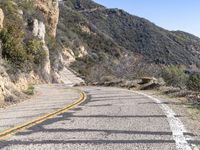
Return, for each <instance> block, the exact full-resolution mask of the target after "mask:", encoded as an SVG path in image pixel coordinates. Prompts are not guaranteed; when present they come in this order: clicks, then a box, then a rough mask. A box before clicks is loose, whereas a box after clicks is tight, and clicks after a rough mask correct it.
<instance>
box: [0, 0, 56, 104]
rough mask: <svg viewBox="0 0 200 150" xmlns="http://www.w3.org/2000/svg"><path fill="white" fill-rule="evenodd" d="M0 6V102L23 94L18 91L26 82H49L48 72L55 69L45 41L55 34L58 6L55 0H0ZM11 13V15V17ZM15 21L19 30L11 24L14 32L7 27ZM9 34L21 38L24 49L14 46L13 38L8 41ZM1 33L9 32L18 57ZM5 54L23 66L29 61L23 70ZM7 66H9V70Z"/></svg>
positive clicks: (49, 75) (11, 99)
mask: <svg viewBox="0 0 200 150" xmlns="http://www.w3.org/2000/svg"><path fill="white" fill-rule="evenodd" d="M0 8H2V9H0V31H2V32H1V36H0V41H1V43H0V46H1V48H0V70H1V72H0V103H3V102H4V101H6V102H9V101H10V102H14V101H16V100H18V98H19V97H24V94H22V93H21V91H24V90H26V89H27V88H28V85H29V84H33V83H41V82H52V75H54V74H55V73H54V72H53V71H52V66H51V59H50V54H49V53H50V52H49V51H50V49H51V48H50V46H49V45H50V44H52V43H51V42H52V40H54V39H55V37H56V30H57V24H58V19H59V7H58V0H36V1H32V0H31V1H23V0H22V1H21V0H20V1H18V0H16V1H15V0H9V1H3V2H0ZM4 13H5V14H6V15H5V16H4ZM13 17H14V18H15V19H12V18H13ZM10 20H14V21H10ZM15 23H16V24H20V25H19V27H20V29H19V31H17V28H16V29H15V28H13V30H16V32H14V33H9V32H8V31H9V30H8V29H9V28H12V26H14V24H15ZM12 24H13V25H12ZM10 25H11V27H10ZM17 26H18V25H17ZM12 34H13V35H16V39H14V40H15V41H18V39H19V40H21V45H22V46H23V48H24V49H23V48H22V47H17V46H16V45H15V42H14V41H13V43H12V38H14V37H12V36H13V35H12ZM18 34H19V35H18ZM5 35H6V36H7V37H8V36H11V37H10V40H11V43H9V44H10V48H12V49H13V51H14V53H16V52H17V51H15V49H16V50H17V49H18V50H19V52H20V53H19V54H20V55H21V56H20V55H19V56H20V57H19V58H15V57H16V56H12V55H10V52H9V51H10V50H9V47H5V45H6V44H8V39H7V38H6V36H5ZM49 39H52V40H51V41H50V40H49ZM7 50H8V51H7ZM20 50H21V51H20ZM22 51H23V52H22ZM22 57H24V58H25V59H28V60H27V62H26V60H25V59H20V58H22ZM7 58H9V60H11V61H14V59H16V60H17V61H19V62H20V63H22V65H24V66H25V64H29V63H32V64H29V67H30V66H31V67H30V68H27V67H25V70H26V71H24V69H23V70H21V69H17V68H16V67H14V64H13V63H12V64H8V62H6V59H7ZM17 61H16V64H17ZM8 66H11V70H10V69H9V68H10V67H8ZM15 68H16V69H15Z"/></svg>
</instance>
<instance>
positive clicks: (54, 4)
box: [36, 0, 59, 37]
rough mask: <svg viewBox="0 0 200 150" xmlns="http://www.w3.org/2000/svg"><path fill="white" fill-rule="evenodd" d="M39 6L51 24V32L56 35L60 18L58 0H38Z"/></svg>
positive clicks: (49, 24)
mask: <svg viewBox="0 0 200 150" xmlns="http://www.w3.org/2000/svg"><path fill="white" fill-rule="evenodd" d="M36 3H37V7H38V8H39V10H40V11H41V12H42V13H43V14H44V16H45V18H46V21H47V24H48V26H49V34H50V35H51V36H53V37H56V30H57V24H58V19H59V7H58V6H59V2H58V0H36Z"/></svg>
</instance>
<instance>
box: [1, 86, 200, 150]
mask: <svg viewBox="0 0 200 150" xmlns="http://www.w3.org/2000/svg"><path fill="white" fill-rule="evenodd" d="M80 89H81V90H83V91H85V92H86V93H87V95H88V100H87V101H86V102H85V103H84V104H82V105H80V106H78V107H76V108H75V109H73V110H70V111H68V112H66V113H64V114H62V115H59V116H57V117H55V118H52V119H49V120H46V121H45V122H43V123H41V124H38V125H36V126H33V127H31V128H29V129H27V130H25V131H22V132H19V133H17V135H16V136H13V137H10V138H8V139H6V140H5V141H1V142H0V148H1V149H5V150H29V149H30V150H176V149H177V150H192V149H194V150H198V148H197V146H200V140H199V137H198V136H197V135H196V133H191V132H190V131H187V130H186V127H185V126H184V124H183V123H182V122H181V117H184V116H180V115H179V114H176V113H175V112H174V111H173V110H171V108H169V107H168V105H167V103H165V102H164V101H160V100H158V99H154V98H153V97H151V96H148V95H144V94H143V95H142V94H140V93H137V92H133V91H129V90H125V89H119V88H103V87H81V88H80ZM57 95H59V94H57ZM75 97H76V96H75ZM60 98H62V99H63V97H62V96H60ZM49 99H51V97H49ZM33 107H34V105H33ZM13 116H15V115H13ZM0 126H1V124H0ZM195 145H196V146H195Z"/></svg>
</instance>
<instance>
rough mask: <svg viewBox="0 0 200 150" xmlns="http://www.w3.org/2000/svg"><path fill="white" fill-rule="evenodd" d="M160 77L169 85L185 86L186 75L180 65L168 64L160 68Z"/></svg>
mask: <svg viewBox="0 0 200 150" xmlns="http://www.w3.org/2000/svg"><path fill="white" fill-rule="evenodd" d="M162 77H163V79H164V80H165V82H166V84H167V85H169V86H174V87H180V88H185V87H186V83H187V80H188V75H187V74H186V73H185V71H184V68H183V67H181V66H175V65H170V66H167V67H164V68H163V69H162Z"/></svg>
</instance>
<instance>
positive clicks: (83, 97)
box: [0, 92, 87, 141]
mask: <svg viewBox="0 0 200 150" xmlns="http://www.w3.org/2000/svg"><path fill="white" fill-rule="evenodd" d="M86 99H87V95H86V93H85V92H81V93H80V97H79V99H78V100H76V101H75V102H74V103H72V104H70V105H67V106H65V107H64V108H62V109H59V110H57V111H54V112H52V113H49V114H46V115H44V116H41V117H39V118H36V119H34V120H31V121H29V122H26V123H24V124H21V125H19V126H16V127H13V128H10V129H8V130H5V131H2V132H0V141H1V140H5V139H6V138H8V137H10V136H13V135H15V134H16V133H18V132H21V131H23V130H26V129H28V128H30V127H32V126H35V125H37V124H40V123H42V122H44V121H46V120H48V119H50V118H53V117H55V116H57V115H60V114H63V113H65V112H67V111H69V110H70V109H73V108H75V107H76V106H78V105H80V104H81V103H83V102H84V101H85V100H86Z"/></svg>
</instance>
